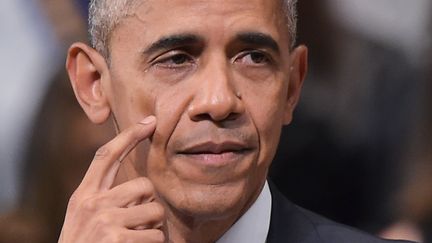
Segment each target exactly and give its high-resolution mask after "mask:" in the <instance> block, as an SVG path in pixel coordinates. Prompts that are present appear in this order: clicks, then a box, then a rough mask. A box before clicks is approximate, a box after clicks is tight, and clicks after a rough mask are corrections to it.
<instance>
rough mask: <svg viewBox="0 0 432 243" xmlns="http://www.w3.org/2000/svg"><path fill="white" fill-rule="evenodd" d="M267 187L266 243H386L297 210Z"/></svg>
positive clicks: (308, 212)
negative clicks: (268, 211)
mask: <svg viewBox="0 0 432 243" xmlns="http://www.w3.org/2000/svg"><path fill="white" fill-rule="evenodd" d="M269 184H270V191H271V194H272V212H271V220H270V229H269V234H268V236H267V243H385V242H387V243H388V242H394V243H396V242H400V243H402V242H407V241H389V240H383V239H379V238H376V237H374V236H371V235H369V234H367V233H364V232H361V231H359V230H357V229H354V228H351V227H348V226H345V225H341V224H338V223H336V222H333V221H331V220H329V219H326V218H324V217H322V216H319V215H317V214H314V213H312V212H310V211H308V210H306V209H303V208H300V207H298V206H297V205H294V204H293V203H291V202H290V201H289V200H288V199H286V198H285V197H284V196H283V195H282V194H281V193H280V192H279V191H278V190H277V189H276V187H275V186H274V185H272V184H271V183H269Z"/></svg>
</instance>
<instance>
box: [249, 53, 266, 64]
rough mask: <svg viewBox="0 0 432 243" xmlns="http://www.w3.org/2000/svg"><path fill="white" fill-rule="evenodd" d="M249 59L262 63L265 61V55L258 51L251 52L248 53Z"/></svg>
mask: <svg viewBox="0 0 432 243" xmlns="http://www.w3.org/2000/svg"><path fill="white" fill-rule="evenodd" d="M250 59H251V60H252V61H253V62H254V63H263V62H266V61H267V59H266V56H264V54H262V53H259V52H252V53H251V54H250Z"/></svg>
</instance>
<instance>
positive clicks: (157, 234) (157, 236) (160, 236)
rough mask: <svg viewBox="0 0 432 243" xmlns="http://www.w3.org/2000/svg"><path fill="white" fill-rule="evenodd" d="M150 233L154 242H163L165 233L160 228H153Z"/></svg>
mask: <svg viewBox="0 0 432 243" xmlns="http://www.w3.org/2000/svg"><path fill="white" fill-rule="evenodd" d="M151 234H152V236H151V238H152V240H153V241H154V242H165V234H164V233H163V232H162V231H161V230H153V231H152V233H151Z"/></svg>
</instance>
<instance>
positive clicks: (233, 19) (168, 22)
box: [125, 0, 288, 34]
mask: <svg viewBox="0 0 432 243" xmlns="http://www.w3.org/2000/svg"><path fill="white" fill-rule="evenodd" d="M131 1H135V2H134V3H135V5H134V7H133V8H132V9H130V11H128V15H127V16H126V19H134V20H135V21H139V22H140V24H142V25H143V27H144V28H146V29H148V30H150V29H155V28H154V27H155V26H157V27H161V28H162V27H163V29H164V30H166V31H167V30H169V29H187V28H188V27H190V28H192V27H194V26H197V25H201V26H202V27H204V26H207V27H208V28H215V27H216V24H217V25H218V26H221V25H223V26H225V27H230V26H235V25H240V23H243V24H245V25H247V24H251V23H252V22H253V23H255V25H258V26H266V28H267V29H273V30H272V31H275V32H280V31H283V32H285V30H286V27H287V21H286V18H285V14H284V12H283V10H282V5H281V4H282V1H281V0H224V1H221V0H131ZM125 22H127V24H129V25H132V24H134V21H125ZM226 29H229V28H226ZM215 31H216V30H215ZM286 34H288V32H286Z"/></svg>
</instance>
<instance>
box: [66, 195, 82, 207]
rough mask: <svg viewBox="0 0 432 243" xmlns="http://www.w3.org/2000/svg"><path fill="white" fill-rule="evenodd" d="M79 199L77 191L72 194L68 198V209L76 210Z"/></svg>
mask: <svg viewBox="0 0 432 243" xmlns="http://www.w3.org/2000/svg"><path fill="white" fill-rule="evenodd" d="M79 198H80V197H79V194H78V193H77V191H75V192H73V193H72V195H71V197H70V198H69V202H68V208H76V207H77V206H78V205H79Z"/></svg>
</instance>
